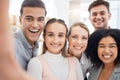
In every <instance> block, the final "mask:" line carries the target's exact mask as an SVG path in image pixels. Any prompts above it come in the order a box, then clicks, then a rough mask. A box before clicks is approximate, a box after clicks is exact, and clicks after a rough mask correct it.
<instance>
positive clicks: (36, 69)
mask: <svg viewBox="0 0 120 80" xmlns="http://www.w3.org/2000/svg"><path fill="white" fill-rule="evenodd" d="M27 73H28V74H29V75H31V76H32V77H34V78H35V79H36V80H42V66H41V64H40V61H39V59H38V58H37V57H36V58H33V59H31V60H30V61H29V63H28V67H27Z"/></svg>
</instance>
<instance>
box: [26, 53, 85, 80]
mask: <svg viewBox="0 0 120 80" xmlns="http://www.w3.org/2000/svg"><path fill="white" fill-rule="evenodd" d="M42 57H44V59H45V60H46V61H47V62H48V64H49V65H50V67H51V69H52V71H53V72H54V74H55V76H56V77H57V79H58V80H67V78H68V75H69V64H68V58H66V57H63V56H62V54H52V53H50V52H46V53H45V54H43V55H42ZM76 69H77V71H76V73H77V75H76V76H77V80H83V74H82V69H81V66H80V64H79V61H78V60H77V59H76ZM27 72H28V73H29V74H30V75H31V76H33V77H35V78H36V80H42V65H41V63H40V60H39V59H38V58H37V57H35V58H33V59H31V60H30V62H29V64H28V70H27Z"/></svg>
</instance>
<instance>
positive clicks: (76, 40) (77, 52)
mask: <svg viewBox="0 0 120 80" xmlns="http://www.w3.org/2000/svg"><path fill="white" fill-rule="evenodd" d="M68 41H69V53H70V54H72V55H74V56H76V57H78V58H79V57H81V54H82V53H83V52H84V51H85V49H86V47H87V43H88V31H87V30H85V29H84V28H82V27H80V26H75V27H73V28H72V29H71V33H70V36H69V39H68Z"/></svg>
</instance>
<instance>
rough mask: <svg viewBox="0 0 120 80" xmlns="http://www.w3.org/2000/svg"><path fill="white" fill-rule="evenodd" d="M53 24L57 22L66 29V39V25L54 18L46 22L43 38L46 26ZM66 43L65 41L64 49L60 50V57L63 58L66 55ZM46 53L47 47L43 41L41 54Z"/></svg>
mask: <svg viewBox="0 0 120 80" xmlns="http://www.w3.org/2000/svg"><path fill="white" fill-rule="evenodd" d="M55 22H58V23H60V24H62V25H64V26H65V28H66V38H67V36H68V35H67V33H68V28H67V25H66V24H65V22H64V20H62V19H56V18H52V19H50V20H48V22H47V23H46V25H45V27H44V31H43V36H44V37H45V34H46V29H47V26H48V25H50V24H52V23H55ZM66 43H67V40H66V41H65V45H64V47H63V49H62V55H63V56H67V55H66V54H67V51H66ZM46 51H47V46H46V44H45V41H44V42H43V51H42V54H44V53H45V52H46Z"/></svg>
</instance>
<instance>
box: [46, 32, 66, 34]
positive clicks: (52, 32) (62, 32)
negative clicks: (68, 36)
mask: <svg viewBox="0 0 120 80" xmlns="http://www.w3.org/2000/svg"><path fill="white" fill-rule="evenodd" d="M47 33H54V32H47ZM59 33H60V34H65V33H63V32H59Z"/></svg>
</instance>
